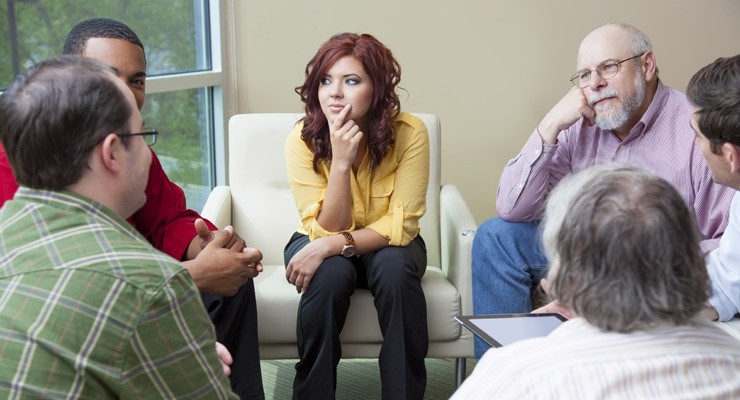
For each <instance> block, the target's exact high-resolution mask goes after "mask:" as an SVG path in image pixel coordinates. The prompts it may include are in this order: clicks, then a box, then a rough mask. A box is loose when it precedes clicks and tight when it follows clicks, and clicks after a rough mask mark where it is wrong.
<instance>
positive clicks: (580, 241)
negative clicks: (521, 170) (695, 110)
mask: <svg viewBox="0 0 740 400" xmlns="http://www.w3.org/2000/svg"><path fill="white" fill-rule="evenodd" d="M698 232H699V231H698V229H697V227H696V223H695V221H694V217H693V215H692V214H691V212H690V211H689V209H688V207H687V206H686V204H685V203H684V201H683V199H682V198H681V195H680V194H679V193H678V191H677V190H676V189H675V188H673V186H671V184H670V183H668V182H667V181H665V180H664V179H662V178H660V177H658V176H655V175H652V174H651V173H649V172H646V171H643V170H641V169H639V168H636V167H633V166H626V165H618V164H602V165H598V166H595V167H591V168H589V169H586V170H584V171H581V172H579V173H576V174H573V175H571V176H569V177H568V178H566V179H564V180H563V181H562V182H561V183H560V184H558V186H557V187H556V188H555V190H553V192H552V194H551V196H550V198H549V199H548V201H547V207H546V212H545V219H544V221H543V223H542V243H543V246H544V248H545V252H546V253H547V255H548V257H549V259H550V262H551V271H550V273H549V283H550V290H551V294H552V295H554V296H555V297H556V298H557V299H558V300H559V301H560V304H561V305H562V306H564V307H565V308H567V309H569V310H572V311H573V312H575V313H576V314H577V315H579V316H581V317H583V318H585V319H586V320H587V321H588V322H589V323H590V324H591V325H594V326H596V327H599V328H601V329H605V330H607V331H616V332H631V331H634V330H640V329H647V328H650V327H653V326H657V325H661V324H666V323H669V324H674V325H680V324H685V323H687V322H688V321H689V320H690V319H691V318H693V317H694V316H695V315H696V314H697V313H698V312H699V311H701V309H702V307H703V305H704V303H705V302H706V300H707V298H708V294H709V290H710V286H709V278H708V275H707V269H706V266H705V263H704V256H703V254H702V252H701V249H700V248H699V240H700V236H699V233H698Z"/></svg>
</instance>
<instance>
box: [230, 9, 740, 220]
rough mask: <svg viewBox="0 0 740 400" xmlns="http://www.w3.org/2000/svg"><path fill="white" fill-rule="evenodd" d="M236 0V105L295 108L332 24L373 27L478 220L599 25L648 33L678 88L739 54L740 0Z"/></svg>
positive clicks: (408, 103) (407, 103)
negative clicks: (431, 117)
mask: <svg viewBox="0 0 740 400" xmlns="http://www.w3.org/2000/svg"><path fill="white" fill-rule="evenodd" d="M232 1H234V3H231V6H232V7H233V10H234V12H233V17H234V19H233V21H234V32H233V33H234V36H233V37H234V38H235V43H234V49H235V52H236V59H235V63H234V65H235V66H236V74H235V77H236V87H237V99H238V103H237V108H236V109H237V111H238V112H239V113H249V112H300V111H301V103H300V101H299V100H298V96H297V95H296V94H295V93H294V92H293V88H294V87H295V86H297V85H299V84H300V83H302V80H303V70H304V67H305V65H306V62H307V61H308V60H309V59H310V58H311V56H313V54H314V53H315V51H316V49H317V48H318V47H319V45H320V44H321V43H322V42H323V41H325V40H326V39H328V38H329V36H330V35H332V34H334V33H337V32H342V31H352V32H368V33H372V34H373V35H375V36H376V37H377V38H378V39H380V40H381V41H382V42H384V43H385V44H386V45H387V46H388V47H390V48H391V50H393V53H394V55H395V56H396V58H397V59H398V60H399V62H400V63H401V67H402V72H403V74H402V79H401V86H403V87H404V88H405V89H406V90H407V91H408V95H407V96H406V95H405V94H403V93H401V100H402V108H403V109H404V110H405V111H416V112H428V113H434V114H437V115H439V117H440V119H441V121H442V133H443V135H442V136H443V137H442V154H443V156H442V157H443V160H442V180H443V182H444V183H452V184H455V185H457V186H458V187H459V188H460V189H461V191H462V193H463V195H464V196H465V198H466V199H467V201H468V204H469V205H470V206H471V208H472V210H473V213H474V215H475V218H476V219H477V221H478V222H479V223H480V222H482V221H484V220H485V219H487V218H490V217H491V216H493V215H495V212H496V211H495V195H496V187H497V185H498V178H499V176H500V174H501V171H502V169H503V167H504V165H505V164H506V162H507V161H508V160H509V159H510V158H512V157H513V156H515V155H516V154H517V152H518V151H519V149H520V148H521V146H522V145H523V144H524V142H525V140H526V138H527V137H528V136H529V134H530V133H531V132H532V130H533V129H534V127H535V126H536V125H537V123H538V122H539V120H540V119H541V118H542V116H544V114H545V113H546V112H547V111H548V110H549V109H550V107H551V106H552V105H553V104H554V103H555V102H556V101H557V100H558V99H559V98H560V97H561V96H562V95H563V94H565V92H566V91H567V90H568V89H569V88H570V85H571V84H570V82H568V78H569V77H570V76H571V75H572V73H573V72H574V69H575V65H574V64H575V56H576V51H577V48H578V44H579V43H580V41H581V39H582V38H583V36H584V35H585V34H586V33H588V32H589V31H590V30H591V29H593V28H594V27H596V26H598V25H601V24H603V23H607V22H627V23H631V24H633V25H635V26H637V27H638V28H640V29H642V30H644V31H645V32H646V33H647V34H648V35H649V36H650V37H651V39H652V41H653V47H654V49H655V54H656V57H657V60H658V66H659V67H660V70H661V77H662V79H663V81H664V82H665V83H666V84H668V85H670V86H673V87H676V88H679V89H681V90H685V88H686V84H687V82H688V80H689V78H691V75H692V74H693V73H694V72H695V71H696V70H698V69H699V68H701V67H702V66H704V65H706V64H708V63H710V62H711V61H713V60H714V59H716V58H717V57H720V56H729V55H734V54H738V53H740V1H738V0H709V1H696V0H641V1H637V0H625V1H613V2H610V3H611V4H613V5H606V3H607V2H602V1H583V0H580V1H572V0H568V1H547V0H538V1H535V0H522V1H516V0H514V1H495V0H489V1H469V0H461V1H454V2H453V1H439V0H431V1H428V0H427V1H424V0H365V1H350V0H345V1H336V0H313V1H308V0H232ZM687 123H688V121H687ZM656 151H657V150H656Z"/></svg>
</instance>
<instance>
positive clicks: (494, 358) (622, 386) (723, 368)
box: [451, 317, 740, 400]
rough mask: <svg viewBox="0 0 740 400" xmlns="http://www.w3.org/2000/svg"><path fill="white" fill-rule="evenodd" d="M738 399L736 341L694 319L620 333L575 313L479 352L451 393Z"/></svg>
mask: <svg viewBox="0 0 740 400" xmlns="http://www.w3.org/2000/svg"><path fill="white" fill-rule="evenodd" d="M492 398H495V399H605V398H616V399H659V398H666V399H675V398H681V399H696V398H740V341H737V340H735V339H733V338H732V337H730V336H729V335H727V334H726V333H725V332H723V331H722V330H721V329H719V328H718V327H717V326H716V324H713V323H711V322H709V321H708V320H706V319H703V318H702V319H700V318H698V317H697V319H695V320H694V321H693V322H692V323H691V324H690V325H682V326H670V327H665V328H658V329H653V330H650V331H639V332H632V333H628V334H623V333H614V332H606V331H602V330H600V329H598V328H595V327H593V326H591V325H589V324H588V322H586V320H585V319H583V318H576V319H573V320H570V321H568V322H565V323H564V324H562V325H560V326H559V327H558V328H557V329H555V330H554V331H552V332H551V333H550V334H549V335H548V336H546V337H542V338H536V339H529V340H523V341H520V342H517V343H513V344H511V345H508V346H504V347H501V348H498V349H491V350H489V351H488V352H486V353H485V355H484V356H483V357H482V358H481V360H480V362H478V364H477V365H476V367H475V369H474V370H473V373H472V374H471V376H470V377H469V378H468V379H466V380H465V382H464V383H463V384H462V386H461V387H460V388H459V389H458V390H457V391H456V392H455V393H454V394H453V396H452V397H451V399H460V400H462V399H465V400H469V399H492Z"/></svg>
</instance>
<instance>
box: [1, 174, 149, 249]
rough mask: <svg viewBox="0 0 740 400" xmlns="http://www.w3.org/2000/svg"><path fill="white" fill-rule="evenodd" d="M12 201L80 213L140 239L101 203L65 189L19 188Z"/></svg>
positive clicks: (134, 229) (129, 226)
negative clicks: (39, 204)
mask: <svg viewBox="0 0 740 400" xmlns="http://www.w3.org/2000/svg"><path fill="white" fill-rule="evenodd" d="M13 200H24V201H28V202H32V203H41V204H44V205H47V206H51V207H56V208H59V209H67V210H69V211H72V212H82V213H84V214H87V215H90V216H91V217H93V218H95V219H97V220H102V221H105V222H107V223H108V224H109V225H113V226H115V227H116V228H117V229H118V230H121V231H123V232H126V233H128V234H130V235H132V236H137V237H140V234H139V233H138V231H137V230H136V228H134V227H133V226H132V225H131V224H130V223H128V222H127V221H126V220H125V219H123V218H122V217H121V216H120V215H118V214H116V213H115V212H114V211H113V210H111V209H110V208H108V207H106V206H105V205H103V204H102V203H99V202H97V201H95V200H92V199H90V198H88V197H85V196H82V195H80V194H78V193H75V192H72V191H69V190H66V189H62V190H43V189H32V188H29V187H26V186H20V187H19V188H18V190H17V191H16V193H15V197H13ZM13 200H11V201H13Z"/></svg>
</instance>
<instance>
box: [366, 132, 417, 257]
mask: <svg viewBox="0 0 740 400" xmlns="http://www.w3.org/2000/svg"><path fill="white" fill-rule="evenodd" d="M403 128H406V129H408V133H406V132H405V131H402V132H401V133H400V134H399V135H398V136H397V142H396V145H395V147H394V148H395V149H396V151H397V152H396V153H395V157H396V160H397V162H398V167H397V168H396V171H395V174H394V175H393V179H392V180H388V178H385V179H383V180H381V181H380V184H379V185H375V184H374V185H373V186H372V187H371V192H370V196H371V197H372V196H373V194H374V190H373V189H376V188H378V189H381V190H382V191H384V192H388V191H390V193H391V194H390V199H389V201H388V208H387V211H386V212H385V214H384V215H382V216H380V218H378V219H377V220H375V221H374V222H372V223H370V224H369V225H368V226H367V227H368V228H370V229H372V230H374V231H376V232H378V233H379V234H380V235H382V236H384V237H385V238H387V239H388V244H389V245H391V246H406V245H408V244H409V243H410V242H411V240H413V239H414V238H415V237H416V235H418V234H419V219H420V218H421V217H422V216H423V215H424V212H425V211H426V193H427V187H428V185H429V133H428V132H427V128H426V126H425V125H424V122H422V121H421V120H417V124H416V125H411V126H404V127H403ZM403 128H401V129H403ZM384 181H386V185H383V182H384ZM388 181H391V182H388ZM390 183H392V188H391V187H389V184H390ZM371 201H372V199H371Z"/></svg>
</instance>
